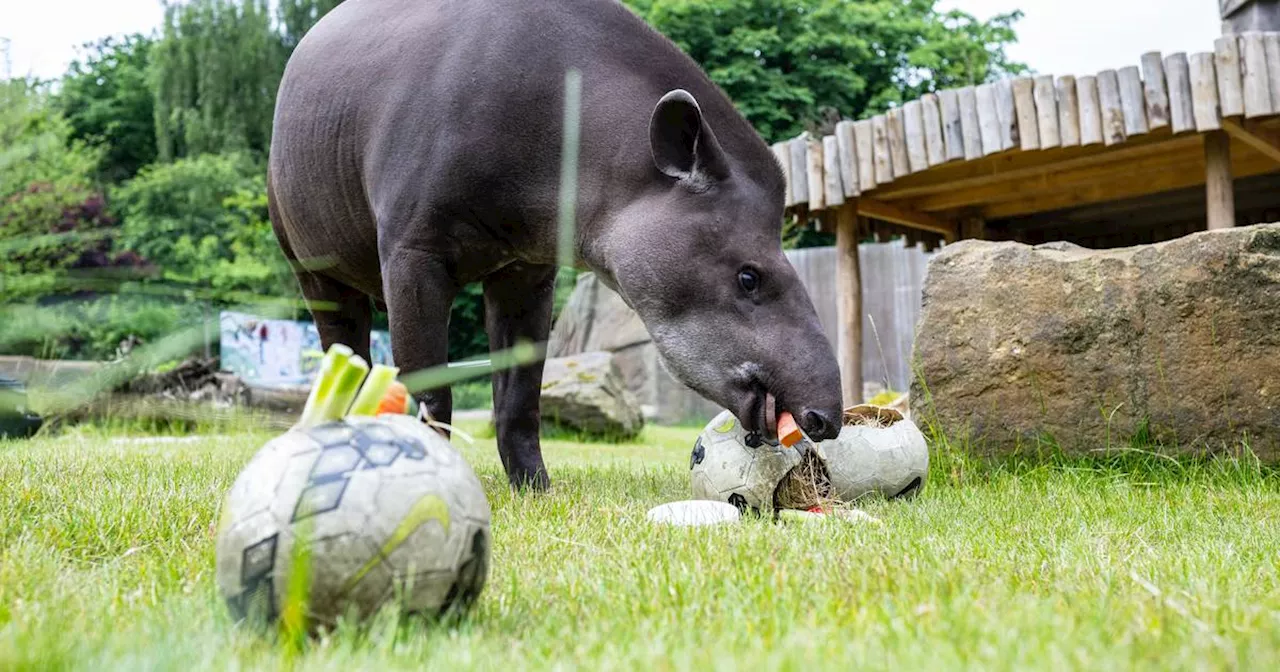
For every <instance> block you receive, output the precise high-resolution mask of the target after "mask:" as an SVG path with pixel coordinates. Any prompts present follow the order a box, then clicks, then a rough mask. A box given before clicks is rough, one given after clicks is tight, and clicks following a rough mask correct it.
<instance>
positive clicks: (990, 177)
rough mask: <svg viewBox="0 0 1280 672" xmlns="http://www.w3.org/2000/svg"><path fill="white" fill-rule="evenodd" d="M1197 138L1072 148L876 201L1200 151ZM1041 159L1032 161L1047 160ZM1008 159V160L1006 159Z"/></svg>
mask: <svg viewBox="0 0 1280 672" xmlns="http://www.w3.org/2000/svg"><path fill="white" fill-rule="evenodd" d="M1200 143H1201V140H1200V136H1198V135H1184V136H1181V137H1178V138H1172V139H1170V138H1168V137H1166V138H1165V139H1164V140H1163V141H1161V142H1145V143H1142V144H1135V145H1133V146H1126V147H1122V148H1119V149H1111V150H1104V149H1103V148H1102V147H1101V146H1095V147H1087V148H1076V149H1073V150H1072V151H1073V152H1074V153H1076V154H1083V156H1075V157H1074V158H1060V159H1059V160H1057V161H1042V162H1040V163H1037V164H1035V165H1030V166H1025V167H1022V166H1015V167H1011V168H1008V169H1000V168H989V169H988V172H989V174H987V175H980V176H976V177H956V178H953V179H950V180H948V181H946V182H942V183H939V184H930V185H927V186H920V187H914V188H906V189H901V190H895V191H892V192H889V193H884V194H879V195H878V198H880V199H882V200H894V201H896V200H899V199H915V198H919V197H922V196H929V195H933V194H951V193H955V192H958V191H963V190H967V189H974V188H977V187H984V186H988V185H993V184H1001V183H1004V182H1008V181H1010V180H1016V179H1021V178H1025V177H1034V176H1039V175H1046V174H1049V173H1055V172H1059V171H1065V170H1073V169H1076V168H1084V167H1088V166H1099V165H1104V164H1109V163H1115V162H1120V161H1130V160H1133V159H1139V158H1144V157H1148V156H1156V155H1160V154H1165V153H1168V152H1173V151H1178V150H1179V149H1187V148H1191V147H1195V148H1197V149H1198V148H1199V147H1200ZM1019 156H1021V157H1024V158H1031V157H1035V156H1036V155H1035V154H1019ZM1048 156H1049V155H1048V154H1046V155H1045V156H1044V157H1036V158H1047V157H1048ZM1010 158H1012V157H1010Z"/></svg>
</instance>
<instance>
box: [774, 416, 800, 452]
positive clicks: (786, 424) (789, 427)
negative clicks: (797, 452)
mask: <svg viewBox="0 0 1280 672" xmlns="http://www.w3.org/2000/svg"><path fill="white" fill-rule="evenodd" d="M802 438H804V434H802V433H801V432H800V426H799V425H797V424H796V419H795V418H794V417H793V416H792V415H791V411H783V412H782V416H781V417H779V418H778V439H779V440H780V441H782V445H784V446H786V447H788V448H790V447H791V446H794V445H796V444H797V443H799V442H800V439H802Z"/></svg>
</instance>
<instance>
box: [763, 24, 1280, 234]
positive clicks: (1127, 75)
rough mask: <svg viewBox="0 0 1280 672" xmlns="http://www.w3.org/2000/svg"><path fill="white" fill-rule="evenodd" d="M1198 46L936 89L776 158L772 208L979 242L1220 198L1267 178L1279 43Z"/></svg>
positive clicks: (1276, 109) (1278, 85)
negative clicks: (1084, 215)
mask: <svg viewBox="0 0 1280 672" xmlns="http://www.w3.org/2000/svg"><path fill="white" fill-rule="evenodd" d="M1214 47H1215V48H1214V51H1213V52H1203V53H1194V54H1190V55H1187V54H1185V53H1181V52H1179V53H1173V54H1169V55H1167V56H1162V55H1161V54H1160V53H1159V52H1148V53H1146V54H1143V55H1142V56H1141V57H1140V59H1139V64H1138V65H1131V66H1127V67H1123V68H1119V69H1114V70H1111V69H1108V70H1103V71H1101V72H1098V73H1096V74H1092V75H1082V76H1069V75H1063V76H1058V77H1054V76H1053V75H1041V76H1035V77H1016V78H1010V79H1004V80H1001V81H998V82H994V83H988V84H982V85H979V86H967V87H963V88H960V89H949V90H945V91H940V92H938V93H936V94H932V93H931V94H928V95H925V96H924V97H922V98H920V99H918V100H913V101H910V102H908V103H906V104H905V105H902V106H901V107H897V108H894V109H892V110H889V111H888V112H887V113H885V114H879V115H875V116H873V117H871V118H868V119H862V120H859V121H841V122H839V123H838V124H837V125H836V126H835V127H834V129H833V132H832V133H831V134H830V135H826V136H824V137H817V136H813V135H810V134H807V133H806V134H802V135H801V136H799V137H797V138H794V139H792V140H790V141H786V142H779V143H776V144H774V145H773V151H774V154H775V157H776V158H777V159H778V161H779V162H780V163H781V165H782V167H783V171H784V173H785V174H786V176H787V182H788V189H787V201H786V204H787V207H788V209H789V210H790V211H791V212H793V213H796V214H801V215H805V214H808V215H812V216H815V217H817V218H818V219H819V220H824V221H826V220H829V219H830V218H828V217H825V215H827V214H828V213H834V212H835V211H836V210H839V209H840V208H842V207H853V208H856V211H857V214H858V215H861V216H863V217H866V218H871V219H873V220H879V221H881V222H888V223H891V224H893V225H897V226H899V227H905V228H906V229H910V230H913V231H915V232H919V233H922V234H925V235H927V236H928V237H930V238H936V239H941V240H946V241H951V240H956V239H959V238H962V237H971V236H980V235H981V234H980V233H976V234H975V233H970V231H981V230H982V229H981V227H978V228H976V229H974V228H972V227H967V223H969V222H975V221H976V222H989V221H993V220H1025V219H1026V218H1028V217H1034V216H1035V215H1036V214H1038V213H1050V212H1061V211H1065V210H1070V209H1073V208H1081V207H1089V206H1094V205H1097V204H1101V203H1110V202H1120V201H1126V200H1128V201H1131V202H1134V203H1141V202H1143V201H1142V199H1143V198H1144V197H1150V196H1152V195H1153V194H1164V193H1170V194H1176V193H1178V192H1179V191H1180V190H1182V191H1185V190H1187V189H1188V188H1194V187H1197V186H1206V185H1211V184H1212V183H1213V182H1214V180H1215V179H1216V180H1219V181H1221V180H1224V179H1225V189H1226V198H1228V199H1230V197H1231V192H1232V189H1231V183H1232V180H1233V179H1235V178H1248V177H1252V176H1260V175H1266V174H1269V173H1275V172H1278V171H1280V32H1275V33H1261V32H1251V33H1244V34H1239V35H1226V36H1223V37H1222V38H1219V39H1218V40H1216V42H1215V45H1214ZM1210 164H1217V165H1212V166H1211V165H1210ZM1210 200H1212V198H1211V199H1210ZM1210 209H1211V210H1212V208H1210ZM1230 215H1231V217H1232V218H1234V211H1232V213H1230ZM1211 219H1212V216H1211ZM1202 228H1203V227H1202Z"/></svg>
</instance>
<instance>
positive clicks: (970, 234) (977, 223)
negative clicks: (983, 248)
mask: <svg viewBox="0 0 1280 672" xmlns="http://www.w3.org/2000/svg"><path fill="white" fill-rule="evenodd" d="M969 238H976V239H978V240H986V239H987V221H986V220H985V219H983V218H982V217H964V218H962V219H961V220H960V239H961V240H965V239H969Z"/></svg>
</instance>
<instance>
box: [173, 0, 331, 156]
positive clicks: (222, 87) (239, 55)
mask: <svg viewBox="0 0 1280 672" xmlns="http://www.w3.org/2000/svg"><path fill="white" fill-rule="evenodd" d="M341 1H342V0H279V11H278V14H276V15H273V14H272V11H271V7H270V5H271V3H270V2H269V0H188V1H187V2H183V3H180V4H174V5H167V6H166V8H165V21H164V26H163V37H162V39H161V40H160V43H159V44H158V45H156V47H155V50H154V51H155V53H154V59H153V60H154V62H155V86H154V94H155V105H156V112H155V131H156V138H157V143H158V150H159V156H160V159H161V160H164V161H169V160H173V159H175V158H180V157H183V156H192V155H196V154H200V153H204V152H214V153H216V152H223V151H232V152H246V153H248V154H249V155H251V156H253V157H255V158H258V159H261V158H262V157H265V156H266V153H267V150H268V148H269V147H270V144H271V122H272V117H273V113H274V109H275V100H276V89H277V88H278V87H279V85H280V77H281V75H282V74H283V72H284V66H285V63H286V62H287V61H288V59H289V55H290V54H291V53H293V49H294V47H296V46H297V44H298V41H299V40H301V39H302V36H303V34H305V33H306V31H307V30H309V29H310V28H311V27H312V26H314V25H315V23H316V22H317V21H319V20H320V18H321V17H323V16H324V15H325V14H326V13H327V12H329V10H331V9H333V8H334V7H336V6H338V5H339V4H340V3H341Z"/></svg>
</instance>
